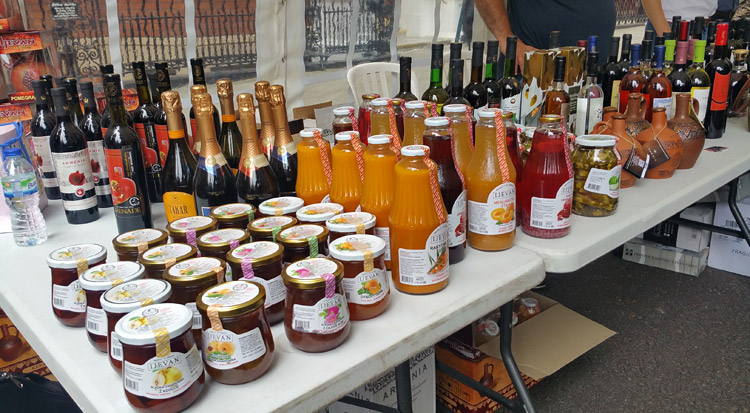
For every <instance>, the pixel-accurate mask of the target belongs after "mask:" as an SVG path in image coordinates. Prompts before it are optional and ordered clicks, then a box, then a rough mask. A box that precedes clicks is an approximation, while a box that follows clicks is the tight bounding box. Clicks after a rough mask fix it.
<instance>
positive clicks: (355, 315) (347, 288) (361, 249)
mask: <svg viewBox="0 0 750 413" xmlns="http://www.w3.org/2000/svg"><path fill="white" fill-rule="evenodd" d="M385 248H386V245H385V241H383V240H382V239H381V238H379V237H376V236H374V235H345V236H343V237H340V238H337V239H336V240H335V241H333V242H331V245H330V246H329V249H330V251H331V257H332V258H335V259H337V260H339V261H341V263H342V264H343V265H344V279H343V280H342V285H343V286H344V293H345V296H346V302H347V304H348V305H349V314H350V315H351V319H352V320H367V319H370V318H373V317H377V316H379V315H380V314H382V313H383V312H384V311H385V310H386V309H387V308H388V303H389V302H390V299H391V290H390V286H389V284H388V274H387V273H386V269H385Z"/></svg>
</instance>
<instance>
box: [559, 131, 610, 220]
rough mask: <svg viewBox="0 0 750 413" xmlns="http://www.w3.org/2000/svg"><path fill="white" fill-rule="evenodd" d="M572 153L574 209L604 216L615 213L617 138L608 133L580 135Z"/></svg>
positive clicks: (584, 214)
mask: <svg viewBox="0 0 750 413" xmlns="http://www.w3.org/2000/svg"><path fill="white" fill-rule="evenodd" d="M575 144H576V149H575V151H574V152H573V154H572V155H571V161H572V162H573V169H574V171H575V179H574V182H573V213H574V214H578V215H582V216H586V217H605V216H609V215H612V214H614V213H615V210H616V209H617V199H618V197H619V196H620V172H621V169H622V168H621V167H620V165H619V161H620V159H619V158H620V157H619V155H618V153H617V149H616V148H615V146H616V145H617V141H616V140H615V138H614V137H612V136H609V135H582V136H579V137H578V138H576V140H575Z"/></svg>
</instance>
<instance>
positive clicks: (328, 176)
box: [295, 128, 332, 205]
mask: <svg viewBox="0 0 750 413" xmlns="http://www.w3.org/2000/svg"><path fill="white" fill-rule="evenodd" d="M299 136H301V137H302V142H300V143H298V144H297V183H296V184H295V190H296V191H297V196H298V197H299V198H302V200H303V201H305V205H311V204H317V203H320V202H324V201H323V199H324V198H326V197H327V196H328V192H329V189H330V187H331V180H332V173H331V147H330V145H329V144H328V142H326V141H325V140H324V139H323V135H322V131H321V130H320V129H318V128H309V129H303V130H302V131H300V133H299Z"/></svg>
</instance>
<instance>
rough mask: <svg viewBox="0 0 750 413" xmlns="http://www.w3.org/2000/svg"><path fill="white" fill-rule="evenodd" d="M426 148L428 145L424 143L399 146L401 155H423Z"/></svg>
mask: <svg viewBox="0 0 750 413" xmlns="http://www.w3.org/2000/svg"><path fill="white" fill-rule="evenodd" d="M426 149H428V147H427V146H425V145H408V146H404V147H402V148H401V155H403V156H424V154H425V150H426Z"/></svg>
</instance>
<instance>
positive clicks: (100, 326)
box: [86, 307, 107, 337]
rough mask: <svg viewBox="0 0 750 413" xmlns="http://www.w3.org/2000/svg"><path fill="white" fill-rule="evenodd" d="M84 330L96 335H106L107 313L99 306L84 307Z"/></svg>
mask: <svg viewBox="0 0 750 413" xmlns="http://www.w3.org/2000/svg"><path fill="white" fill-rule="evenodd" d="M86 331H88V332H89V333H91V334H95V335H97V336H104V337H106V336H107V314H106V313H105V312H104V310H102V309H101V308H94V307H88V308H86Z"/></svg>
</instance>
